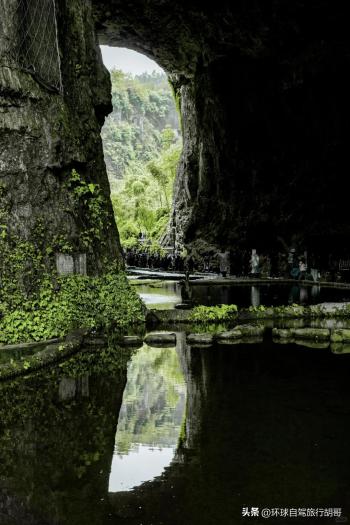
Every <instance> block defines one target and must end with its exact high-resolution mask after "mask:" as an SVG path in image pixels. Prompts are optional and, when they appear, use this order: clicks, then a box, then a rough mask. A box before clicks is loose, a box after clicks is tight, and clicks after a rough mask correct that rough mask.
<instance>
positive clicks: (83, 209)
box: [0, 0, 120, 273]
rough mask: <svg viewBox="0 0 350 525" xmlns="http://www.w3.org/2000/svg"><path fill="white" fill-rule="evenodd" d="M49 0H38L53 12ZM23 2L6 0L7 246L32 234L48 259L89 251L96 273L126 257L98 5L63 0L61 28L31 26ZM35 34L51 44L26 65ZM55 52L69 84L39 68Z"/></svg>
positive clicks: (0, 36)
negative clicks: (96, 22) (111, 164)
mask: <svg viewBox="0 0 350 525" xmlns="http://www.w3.org/2000/svg"><path fill="white" fill-rule="evenodd" d="M49 2H51V0H49ZM49 2H47V1H44V0H38V1H37V2H31V4H30V5H31V6H32V8H33V9H34V6H35V8H36V9H38V11H37V12H36V13H37V14H38V13H39V14H40V13H43V18H45V14H47V10H48V5H49ZM20 7H21V2H19V1H18V0H0V12H1V13H2V14H1V22H0V31H1V33H0V215H1V221H0V223H1V229H2V235H1V239H2V255H3V256H4V253H5V252H6V249H8V248H9V249H10V251H11V250H12V249H15V247H16V246H17V247H18V246H20V245H21V243H23V242H24V243H25V245H26V246H27V247H28V246H29V245H31V246H32V248H33V251H35V250H38V251H39V252H40V253H43V254H44V255H45V265H46V266H48V267H54V266H55V259H56V256H57V254H58V253H61V252H62V253H68V254H71V255H74V254H78V253H79V254H87V271H88V273H96V272H99V271H101V270H103V267H104V266H105V265H106V264H109V263H110V261H111V260H114V259H118V258H120V246H119V241H118V234H117V229H116V227H115V223H114V217H113V212H112V208H111V205H110V201H109V185H108V180H107V176H106V172H105V165H104V160H103V152H102V145H101V138H100V129H101V126H102V124H103V122H104V117H105V115H106V114H108V112H109V111H110V109H111V102H110V91H111V88H110V81H109V75H108V72H107V71H106V70H105V68H104V66H103V64H102V60H101V56H100V53H99V48H98V46H97V45H96V39H95V32H94V26H93V24H92V20H91V13H90V6H89V3H88V2H85V1H84V0H74V1H69V2H68V1H60V2H57V3H56V12H55V18H56V21H55V20H53V22H55V27H53V28H48V27H47V25H48V24H49V23H51V22H52V20H49V18H47V22H46V26H45V27H37V26H36V25H35V24H36V21H35V20H34V23H33V24H32V25H30V22H28V21H27V26H28V31H27V32H26V33H25V34H22V33H23V31H22V29H21V28H23V24H24V22H23V16H24V15H23V13H21V12H20V11H19V9H20ZM25 16H27V15H26V13H25ZM28 16H29V15H28ZM21 24H22V25H21ZM27 26H26V27H27ZM32 28H33V29H32ZM46 30H47V31H49V30H50V31H51V33H50V34H52V31H56V36H57V46H58V52H59V55H56V56H55V54H54V50H53V49H52V45H51V49H48V47H47V45H45V44H46V42H45V38H46V35H45V34H44V33H42V32H43V31H46ZM35 31H36V32H35ZM38 31H39V33H40V34H36V33H37V32H38ZM41 33H42V34H41ZM20 39H22V40H21V42H20ZM26 39H27V40H26ZM35 39H36V40H35ZM33 41H35V42H36V41H38V42H39V43H40V42H41V44H40V45H39V44H38V45H37V47H36V48H35V53H36V55H35V57H34V54H33V55H32V56H29V52H28V53H27V55H26V58H27V62H28V63H27V64H25V63H23V60H21V57H20V56H19V54H18V49H19V47H20V46H22V49H23V48H25V51H28V49H29V48H30V45H31V42H33ZM26 46H27V47H26ZM34 58H36V60H37V62H34ZM38 59H40V60H41V62H40V63H39V62H38ZM54 60H57V61H58V63H57V66H58V67H59V68H60V74H61V88H59V89H55V88H53V87H52V86H50V85H48V82H50V80H48V81H47V80H46V81H43V80H42V77H43V76H44V77H45V69H44V70H43V71H42V74H41V72H40V68H39V66H40V65H43V66H44V68H45V66H46V63H45V61H46V62H47V68H49V67H50V64H52V61H54ZM38 64H39V65H38ZM38 70H39V73H38ZM89 185H90V186H89ZM5 244H6V246H5ZM5 248H6V249H5ZM1 262H2V264H1V267H2V271H8V269H7V270H6V268H5V266H6V261H1ZM9 270H10V271H11V268H10V269H9Z"/></svg>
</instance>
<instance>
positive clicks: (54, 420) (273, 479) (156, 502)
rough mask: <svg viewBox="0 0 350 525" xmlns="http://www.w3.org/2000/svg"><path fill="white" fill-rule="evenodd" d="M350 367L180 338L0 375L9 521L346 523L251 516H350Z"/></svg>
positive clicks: (312, 356)
mask: <svg viewBox="0 0 350 525" xmlns="http://www.w3.org/2000/svg"><path fill="white" fill-rule="evenodd" d="M349 372H350V355H349V354H347V355H337V354H334V353H332V352H331V351H330V350H329V349H310V348H305V347H298V346H295V345H273V344H272V343H267V342H266V343H264V344H260V345H235V346H216V347H211V348H189V347H188V346H186V344H184V343H183V342H182V341H181V338H179V343H178V345H177V348H176V349H175V348H173V349H172V348H170V349H150V348H149V347H143V348H142V349H140V350H138V351H136V352H133V353H131V352H129V351H125V350H124V351H121V350H118V349H102V350H98V351H96V350H95V351H94V352H91V351H87V352H85V353H84V354H81V355H79V356H76V357H75V358H73V359H71V360H70V361H68V362H67V363H64V364H63V365H61V366H59V367H57V368H55V369H52V370H46V371H45V372H42V373H39V374H37V375H36V376H32V377H29V378H27V379H22V380H21V381H15V382H10V383H4V384H0V417H1V419H0V523H1V525H15V524H16V525H17V524H20V525H24V524H26V525H27V524H29V525H34V524H35V525H39V524H40V525H46V524H50V525H53V524H55V525H57V524H62V525H63V524H64V525H66V524H69V525H78V524H79V525H85V524H89V525H97V524H99V525H104V524H110V523H115V524H123V525H124V524H126V525H136V524H138V525H141V524H142V525H151V524H153V525H161V524H163V525H197V524H198V525H199V524H201V525H234V524H247V523H254V524H261V523H269V522H272V523H278V524H280V523H294V524H300V523H306V524H314V523H321V524H323V523H324V524H328V523H336V521H335V518H325V517H323V518H312V517H308V518H306V517H305V518H290V519H289V520H288V519H285V518H276V519H272V518H271V519H263V518H261V517H256V518H253V517H250V518H249V517H242V509H243V508H249V509H250V508H251V507H258V508H259V509H260V511H261V509H262V508H264V507H265V508H285V507H291V508H294V509H295V508H297V509H298V508H311V509H312V508H313V509H316V508H339V507H341V508H342V509H343V510H342V512H343V516H345V517H347V518H349V519H350V468H349V467H350V447H349V442H350V384H349ZM127 380H128V381H127ZM123 462H124V464H123ZM125 462H126V463H125ZM125 465H126V466H127V468H125V469H124V466H125ZM123 469H124V470H123ZM133 487H134V488H133Z"/></svg>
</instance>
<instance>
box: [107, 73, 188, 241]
mask: <svg viewBox="0 0 350 525" xmlns="http://www.w3.org/2000/svg"><path fill="white" fill-rule="evenodd" d="M111 79H112V101H113V112H112V114H111V115H110V116H109V118H108V119H107V121H106V124H105V126H104V128H103V131H102V139H103V147H104V153H105V161H106V166H107V171H108V177H109V180H110V184H111V190H112V201H113V206H114V210H115V213H116V216H117V222H118V227H119V232H120V235H121V241H122V243H123V244H124V246H133V245H135V244H136V243H137V239H138V236H139V234H140V232H143V233H144V234H146V236H147V237H148V238H149V239H150V240H151V241H152V244H154V245H156V244H157V241H158V240H159V238H160V237H161V235H162V233H163V232H164V230H165V227H166V224H167V222H168V218H169V213H170V206H171V199H172V187H173V182H174V178H175V174H176V167H177V163H178V159H179V156H180V152H181V133H180V129H179V117H178V113H177V110H176V106H175V101H174V97H173V94H172V91H171V88H170V85H169V83H168V80H167V77H166V75H165V74H163V73H156V72H153V73H152V74H149V73H143V74H142V75H138V76H135V77H133V76H132V75H130V74H126V73H123V72H122V71H119V70H114V71H112V72H111Z"/></svg>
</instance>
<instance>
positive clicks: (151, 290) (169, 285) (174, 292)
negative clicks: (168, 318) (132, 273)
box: [131, 279, 181, 310]
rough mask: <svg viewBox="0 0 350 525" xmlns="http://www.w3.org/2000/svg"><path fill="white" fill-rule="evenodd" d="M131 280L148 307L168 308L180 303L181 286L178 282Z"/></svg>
mask: <svg viewBox="0 0 350 525" xmlns="http://www.w3.org/2000/svg"><path fill="white" fill-rule="evenodd" d="M131 282H132V286H133V287H134V289H135V290H136V292H137V293H138V294H139V296H140V297H141V299H142V300H143V301H144V303H145V304H146V306H147V307H148V308H154V309H160V310H168V309H172V308H175V305H176V304H178V303H181V286H180V284H179V283H178V282H175V281H160V280H159V281H154V280H152V279H150V280H147V279H145V280H142V281H140V282H138V281H131ZM140 283H142V284H140Z"/></svg>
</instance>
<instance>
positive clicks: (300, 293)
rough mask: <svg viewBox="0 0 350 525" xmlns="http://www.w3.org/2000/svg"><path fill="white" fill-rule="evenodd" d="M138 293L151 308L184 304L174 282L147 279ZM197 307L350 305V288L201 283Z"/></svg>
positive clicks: (195, 286) (196, 295)
mask: <svg viewBox="0 0 350 525" xmlns="http://www.w3.org/2000/svg"><path fill="white" fill-rule="evenodd" d="M135 283H136V281H134V286H135V290H136V291H137V293H138V294H139V295H140V297H141V298H142V299H143V301H144V302H145V304H146V305H147V307H148V308H154V309H164V310H166V309H172V308H175V305H176V304H178V303H181V301H182V296H181V293H182V288H181V283H178V282H174V281H160V280H159V281H156V282H155V281H154V280H153V281H152V280H149V282H147V280H143V281H142V284H140V285H137V284H135ZM191 293H192V297H191V299H192V301H193V303H194V304H195V305H199V304H203V305H206V306H214V305H217V304H236V305H237V306H239V307H240V308H247V307H249V306H260V305H264V306H280V305H285V304H302V305H307V304H319V303H323V302H350V289H341V288H327V287H321V286H319V285H317V284H315V285H313V286H312V285H303V284H299V283H298V282H296V283H295V284H278V283H271V284H257V285H254V286H252V285H251V284H227V285H218V284H216V285H207V284H200V281H197V282H196V283H195V284H193V285H192V286H191Z"/></svg>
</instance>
